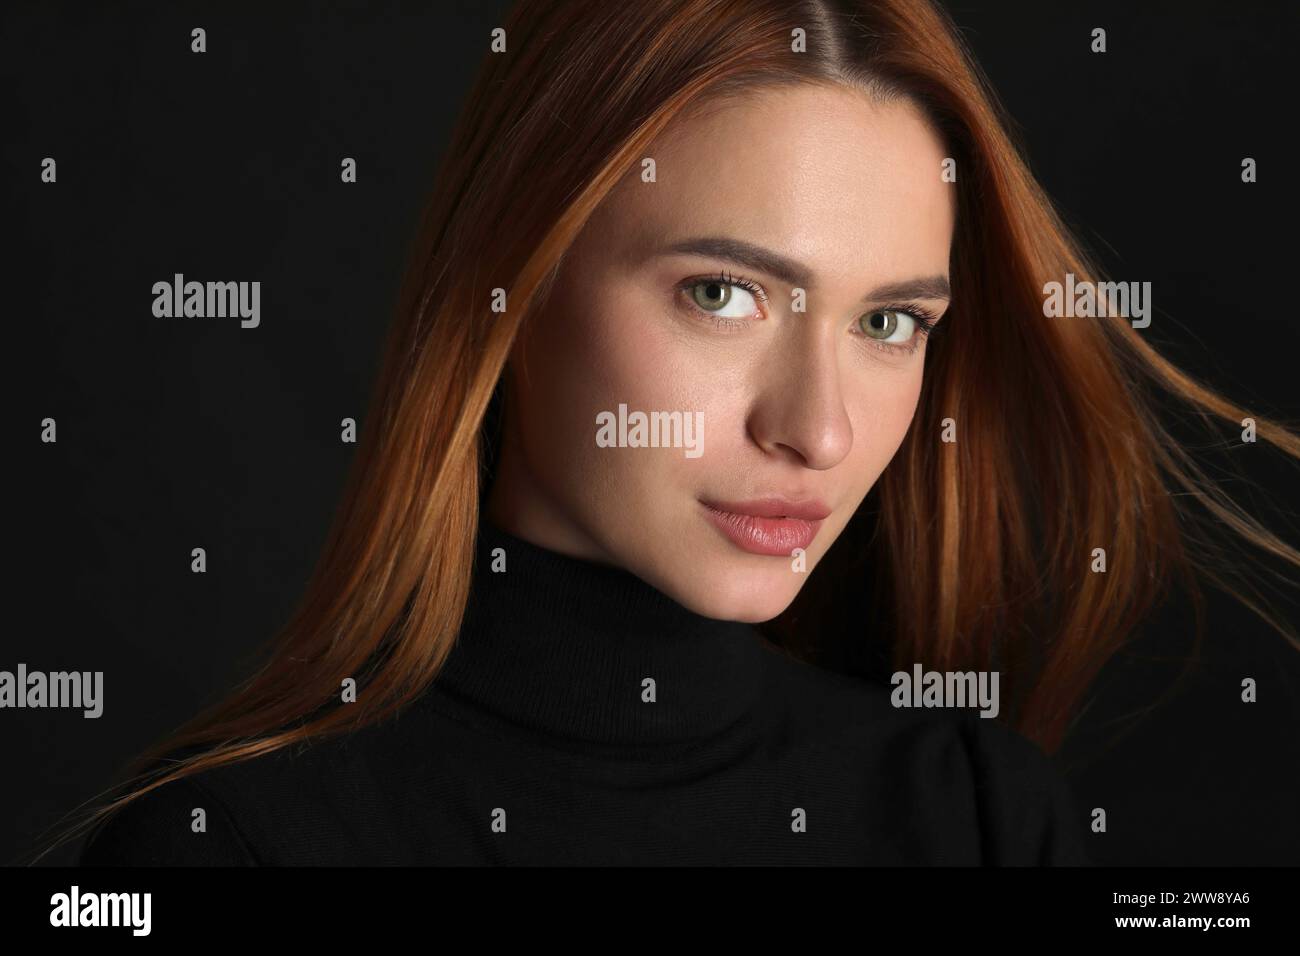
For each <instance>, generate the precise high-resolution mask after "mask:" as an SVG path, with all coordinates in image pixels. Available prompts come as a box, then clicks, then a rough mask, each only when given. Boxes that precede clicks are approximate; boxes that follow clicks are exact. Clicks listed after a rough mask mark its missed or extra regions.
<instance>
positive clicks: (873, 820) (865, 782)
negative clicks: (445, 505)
mask: <svg viewBox="0 0 1300 956" xmlns="http://www.w3.org/2000/svg"><path fill="white" fill-rule="evenodd" d="M498 549H499V551H498ZM501 557H504V563H505V570H504V571H494V570H493V566H494V560H495V561H496V562H497V565H498V566H499V565H500V561H499V560H498V559H499V558H501ZM196 807H203V808H204V809H205V810H206V820H207V829H206V832H200V833H195V832H193V830H192V827H191V822H192V819H193V810H194V808H196ZM1087 833H1088V824H1087V819H1086V817H1084V816H1083V815H1082V814H1080V813H1079V812H1078V808H1077V807H1076V806H1075V804H1074V802H1073V800H1072V798H1071V796H1070V794H1069V791H1068V789H1067V788H1066V786H1065V784H1064V781H1063V780H1062V779H1061V778H1060V776H1059V775H1058V773H1057V771H1056V769H1055V767H1054V766H1053V764H1052V762H1050V761H1049V760H1048V759H1047V758H1046V757H1044V756H1043V754H1042V753H1041V752H1040V751H1039V750H1038V749H1037V748H1036V747H1034V745H1032V744H1031V743H1029V742H1028V741H1027V740H1025V739H1024V738H1022V737H1020V736H1018V735H1016V734H1014V733H1013V732H1012V731H1010V730H1008V729H1006V728H1005V727H1003V726H1002V725H1001V724H999V723H998V722H997V721H996V720H992V719H984V718H980V717H978V716H977V715H976V714H974V713H972V712H955V711H952V710H935V709H898V708H895V707H893V706H892V705H891V703H890V688H889V687H888V686H885V685H880V684H875V683H869V682H867V681H864V680H860V679H857V678H852V677H847V676H842V675H838V674H834V673H831V672H829V671H825V670H822V669H820V668H817V667H814V666H812V665H809V664H805V663H802V662H799V661H796V660H794V659H792V658H790V657H788V656H786V655H785V654H784V653H782V652H781V651H779V650H778V649H776V648H775V647H773V646H772V645H771V644H769V643H768V642H766V641H765V640H764V639H763V638H762V637H761V635H760V634H759V633H758V631H757V630H756V629H754V628H753V627H751V626H749V625H746V624H740V623H735V622H725V621H717V620H712V619H710V618H705V617H701V616H700V615H697V614H694V613H692V612H691V611H688V610H687V609H685V608H683V607H682V606H681V605H679V604H677V603H676V602H674V601H673V600H671V599H670V598H668V597H667V596H666V595H664V594H663V593H661V592H659V591H657V590H656V589H655V588H653V587H651V586H650V585H648V584H646V583H645V582H643V581H642V580H640V579H639V578H637V577H636V576H634V575H632V574H631V573H629V572H627V571H623V570H621V569H617V568H613V567H610V566H607V565H601V564H596V563H593V562H588V561H583V560H578V559H574V558H569V557H565V556H562V555H559V554H557V553H555V552H552V551H549V550H546V549H544V548H541V547H539V546H537V545H534V544H532V543H529V542H527V541H524V540H522V539H520V538H518V537H515V536H514V535H511V534H508V533H506V532H504V531H502V530H501V529H499V528H497V527H495V526H493V525H492V524H490V523H488V522H487V521H484V522H483V523H482V524H481V525H480V532H479V540H478V544H477V560H476V565H475V568H474V578H473V584H472V588H471V595H470V602H469V606H468V608H467V611H466V617H465V621H464V625H463V627H462V630H461V634H460V635H459V637H458V639H457V642H456V644H455V646H454V647H453V649H452V651H451V654H450V656H449V657H448V659H447V662H446V664H445V666H444V668H443V671H442V672H441V673H440V674H439V676H438V678H437V679H436V680H435V681H434V683H433V685H431V686H430V687H429V688H428V689H427V690H426V691H425V692H424V693H423V694H422V695H421V696H420V697H419V698H418V699H417V700H416V701H415V702H414V703H412V704H411V705H409V706H408V707H407V708H405V709H403V710H402V711H401V712H400V713H399V714H398V715H397V716H395V717H391V718H389V719H388V720H386V721H384V722H382V723H380V724H377V725H372V726H369V727H365V728H363V729H361V730H359V731H357V732H355V733H353V734H351V735H348V736H346V737H335V738H326V739H324V740H319V741H316V742H314V743H312V744H311V745H309V746H307V747H306V748H302V747H297V748H285V749H282V750H279V751H276V752H274V753H271V754H268V755H265V756H262V757H257V758H254V759H253V760H249V761H245V762H242V763H239V764H235V765H233V766H228V767H221V768H218V769H216V770H209V771H206V772H203V773H200V774H197V775H195V776H193V777H190V778H187V779H184V780H180V781H176V782H173V783H170V784H167V785H165V786H163V787H160V788H158V789H156V790H154V791H153V792H151V793H149V794H147V795H146V796H144V797H142V798H140V799H139V800H137V801H136V802H135V803H133V804H131V805H129V806H128V807H127V808H126V809H124V810H123V811H121V812H120V813H118V814H117V815H115V816H114V817H112V818H111V819H110V820H109V821H108V823H107V825H106V826H104V827H103V828H102V829H101V830H100V831H99V832H98V833H96V834H95V835H93V836H92V838H91V839H90V840H89V841H88V844H87V846H86V847H85V848H84V849H83V852H82V858H81V863H82V864H83V865H91V866H93V865H159V864H163V865H205V864H208V865H212V864H215V865H302V864H305V865H349V864H361V865H374V864H380V865H383V864H399V865H400V864H430V865H443V864H446V865H464V864H525V865H547V864H557V865H634V864H658V865H671V864H698V865H710V864H723V865H726V864H757V865H764V864H777V865H779V864H864V865H896V864H1028V865H1040V864H1083V863H1086V862H1087V859H1086V856H1085V853H1084V851H1083V844H1084V840H1085V839H1086V836H1087Z"/></svg>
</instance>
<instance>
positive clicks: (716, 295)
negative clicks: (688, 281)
mask: <svg viewBox="0 0 1300 956" xmlns="http://www.w3.org/2000/svg"><path fill="white" fill-rule="evenodd" d="M691 298H692V299H694V300H695V304H696V305H698V306H699V307H700V308H701V309H705V310H706V311H709V312H713V311H715V310H717V309H721V308H722V307H723V306H725V305H726V304H727V303H728V302H730V301H731V285H730V284H729V283H726V282H715V281H713V280H711V279H710V280H708V281H706V282H697V283H695V285H693V286H691Z"/></svg>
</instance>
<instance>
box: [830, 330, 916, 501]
mask: <svg viewBox="0 0 1300 956" xmlns="http://www.w3.org/2000/svg"><path fill="white" fill-rule="evenodd" d="M919 358H920V356H918V359H919ZM921 381H922V377H921V364H920V362H919V361H918V362H917V363H916V368H915V370H914V371H913V370H909V371H908V372H907V374H905V375H883V376H870V375H869V376H868V377H867V380H866V381H865V382H864V383H863V384H862V386H861V387H859V388H857V389H855V390H854V393H853V395H852V397H847V396H846V399H845V406H846V408H847V409H848V412H849V419H850V421H851V422H852V423H853V451H852V452H851V457H852V459H853V462H852V470H853V473H854V474H855V475H858V476H861V480H862V482H864V483H865V488H864V489H863V494H865V493H866V491H867V490H869V489H870V487H871V485H872V484H874V483H875V481H876V479H877V478H879V477H880V473H881V472H882V471H884V470H885V466H886V465H888V464H889V462H890V461H891V460H892V459H893V457H894V455H895V454H896V453H897V451H898V448H899V446H900V445H902V443H903V439H904V437H906V435H907V429H908V428H909V427H910V426H911V424H912V417H913V415H914V414H915V413H916V404H917V400H918V399H919V397H920V394H921Z"/></svg>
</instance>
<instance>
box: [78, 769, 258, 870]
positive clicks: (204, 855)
mask: <svg viewBox="0 0 1300 956" xmlns="http://www.w3.org/2000/svg"><path fill="white" fill-rule="evenodd" d="M199 776H202V775H201V774H200V775H199ZM258 863H259V860H258V859H257V857H256V855H255V854H254V853H253V851H252V849H251V848H250V847H249V846H248V843H247V841H246V840H245V838H244V835H243V834H242V833H241V832H240V829H239V827H238V826H237V825H236V823H235V821H234V820H233V819H232V817H231V815H230V813H229V811H228V810H227V808H226V807H225V805H224V804H223V803H222V802H221V801H220V800H218V799H217V798H215V797H214V796H213V795H212V794H211V793H210V792H209V791H208V790H207V789H205V787H204V786H203V785H202V783H200V782H199V781H197V780H195V779H194V778H193V777H182V778H180V779H179V780H172V781H168V782H167V783H165V784H162V785H161V786H159V787H155V788H154V789H153V790H150V791H148V792H146V793H145V794H143V795H142V796H139V797H136V798H135V799H134V800H132V801H131V802H129V803H127V804H126V805H125V806H123V807H121V808H120V809H118V810H116V811H114V812H113V813H112V814H111V815H110V816H108V818H107V819H106V820H104V821H102V822H101V823H100V824H99V825H98V826H97V827H95V828H94V830H93V831H92V832H91V834H90V836H89V837H88V838H87V839H86V840H85V841H84V843H83V846H82V849H81V854H80V857H79V859H78V865H79V866H256V865H258Z"/></svg>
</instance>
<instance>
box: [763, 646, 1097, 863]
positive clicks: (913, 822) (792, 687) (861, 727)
mask: <svg viewBox="0 0 1300 956" xmlns="http://www.w3.org/2000/svg"><path fill="white" fill-rule="evenodd" d="M773 674H774V677H773V688H774V690H775V691H776V693H774V694H773V695H772V700H773V704H774V708H775V712H776V715H777V716H776V721H777V723H776V728H777V730H776V734H777V736H778V737H780V738H783V739H786V740H788V741H789V742H790V745H791V746H798V747H800V748H805V749H809V750H813V751H817V752H819V753H822V754H824V755H830V756H833V757H834V758H835V759H836V760H837V762H838V763H840V764H848V765H853V766H857V767H858V768H859V773H860V775H861V778H862V780H863V784H864V786H865V787H866V788H867V790H868V792H869V793H870V794H871V795H872V803H873V804H878V805H882V806H889V807H892V808H894V810H895V811H898V812H906V814H907V820H906V821H904V825H905V826H910V827H913V828H918V829H930V830H933V831H934V833H943V834H947V837H945V840H946V839H947V838H948V837H951V838H952V839H957V838H958V836H959V832H958V831H959V830H960V832H961V833H972V834H973V835H974V836H975V837H976V840H975V843H973V844H972V849H971V851H970V855H971V856H972V857H973V856H975V855H978V857H979V858H980V859H981V861H983V862H985V863H987V864H991V865H1034V866H1041V865H1067V866H1068V865H1087V864H1088V863H1089V860H1088V858H1087V854H1086V851H1085V850H1084V846H1085V842H1086V839H1087V834H1088V827H1087V819H1086V817H1085V816H1084V815H1083V814H1081V813H1079V812H1078V808H1077V805H1076V803H1075V801H1074V798H1073V794H1072V792H1071V790H1070V787H1069V785H1068V784H1067V783H1066V781H1065V778H1064V776H1063V775H1062V773H1061V771H1060V769H1059V768H1058V766H1057V764H1056V762H1055V761H1054V760H1053V759H1052V758H1049V757H1048V756H1047V755H1046V754H1044V753H1043V751H1042V750H1040V749H1039V748H1038V746H1037V745H1036V744H1034V743H1033V742H1032V741H1030V740H1029V739H1027V738H1026V737H1023V736H1022V735H1020V734H1019V733H1017V732H1016V731H1015V730H1013V729H1011V728H1010V727H1008V726H1007V725H1005V724H1003V723H1001V722H1000V721H998V720H996V719H992V718H985V717H981V716H979V715H978V713H975V712H973V711H970V710H960V709H954V708H925V707H897V706H895V705H894V703H893V700H892V690H891V688H890V687H889V686H888V685H886V684H883V683H880V682H878V681H873V680H868V679H865V678H860V677H853V676H849V675H845V674H840V673H836V672H833V671H829V670H826V669H823V668H820V667H817V666H815V665H811V664H807V663H804V662H802V661H798V660H795V659H793V658H788V657H787V658H785V659H784V662H782V663H779V664H777V666H775V667H774V668H773ZM891 812H893V811H891ZM931 842H933V839H931ZM940 842H943V841H940ZM976 844H977V845H978V850H976V849H974V847H975V845H976Z"/></svg>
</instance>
